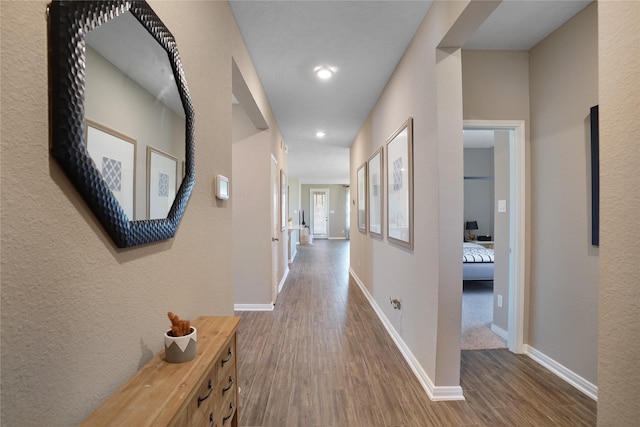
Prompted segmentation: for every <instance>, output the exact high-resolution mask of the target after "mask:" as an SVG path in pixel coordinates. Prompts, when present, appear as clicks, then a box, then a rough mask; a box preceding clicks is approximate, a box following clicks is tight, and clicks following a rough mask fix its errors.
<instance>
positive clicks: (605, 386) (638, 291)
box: [598, 1, 640, 427]
mask: <svg viewBox="0 0 640 427" xmlns="http://www.w3.org/2000/svg"><path fill="white" fill-rule="evenodd" d="M639 23H640V3H639V2H636V1H624V2H621V1H599V2H598V29H599V37H598V47H599V49H598V52H599V53H598V59H599V68H598V72H599V79H598V83H599V103H600V190H601V192H600V196H601V198H600V209H601V211H600V220H601V222H600V293H599V311H600V322H599V325H598V326H599V343H598V344H599V345H598V347H599V352H598V425H599V426H603V427H609V426H616V427H617V426H634V425H637V424H638V420H639V419H640V405H638V399H637V396H638V384H639V383H640V370H639V369H638V354H639V353H640V341H639V340H638V337H640V315H639V312H638V306H639V304H640V286H638V285H639V284H640V267H639V266H640V255H639V254H640V243H639V242H640V240H638V238H637V236H636V235H635V233H636V227H635V223H634V222H635V219H636V218H638V216H640V198H638V188H640V174H638V170H640V145H639V144H638V142H639V141H640V120H639V118H640V117H639V112H640V26H639V25H640V24H639Z"/></svg>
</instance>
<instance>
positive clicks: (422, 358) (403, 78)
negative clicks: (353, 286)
mask: <svg viewBox="0 0 640 427" xmlns="http://www.w3.org/2000/svg"><path fill="white" fill-rule="evenodd" d="M464 8H465V4H464V3H463V2H455V3H454V2H451V3H449V2H437V3H434V4H433V5H432V6H431V8H430V9H429V11H428V12H427V16H426V17H425V20H424V21H423V23H422V25H421V26H420V28H419V29H418V31H417V33H416V35H415V37H414V39H413V41H412V42H411V44H410V45H409V47H408V48H407V50H406V51H405V53H404V55H403V57H402V60H401V61H400V63H399V64H398V66H397V68H396V70H395V71H394V73H393V75H392V76H391V79H390V80H389V82H388V83H387V86H386V88H385V89H384V91H383V93H382V94H381V96H380V98H379V99H378V102H377V103H376V106H375V107H374V109H373V110H372V112H371V114H370V115H369V118H368V119H367V121H366V122H365V123H364V125H363V128H362V129H361V130H360V132H359V134H358V136H357V137H356V140H355V141H354V143H353V145H352V147H351V188H352V189H355V188H357V181H356V173H357V169H358V168H359V167H360V166H361V165H362V163H363V162H365V161H366V160H367V159H368V158H369V157H370V156H371V154H373V152H374V151H375V150H376V149H378V147H379V146H380V145H382V144H384V142H385V141H386V140H387V139H388V138H389V137H390V136H391V135H392V134H393V133H394V132H395V131H396V130H397V129H398V128H399V127H400V125H401V124H402V123H403V122H404V121H405V120H407V118H408V117H409V116H411V117H413V119H414V121H413V126H414V127H413V130H414V147H413V158H414V165H415V169H414V215H415V222H414V239H415V246H414V249H413V250H411V251H410V250H406V249H403V248H399V247H397V246H394V245H393V244H390V243H389V242H388V241H387V238H386V237H385V238H384V239H377V238H372V237H370V236H369V235H367V234H363V233H361V232H359V231H358V228H357V212H356V210H355V209H352V211H351V230H352V233H351V268H352V269H353V271H354V272H355V274H356V275H357V276H358V278H359V279H360V280H361V281H362V282H363V283H364V284H365V286H366V287H367V289H368V290H369V292H370V293H371V295H372V296H373V297H374V299H375V300H376V302H377V304H378V305H379V306H380V308H381V309H382V311H383V313H384V315H385V316H386V317H387V319H388V320H389V322H390V323H391V324H392V325H393V327H394V329H395V330H396V331H397V333H398V334H399V335H400V336H401V337H402V339H403V340H404V342H405V344H406V345H407V346H408V347H409V348H410V350H411V352H412V353H413V355H414V356H415V358H416V359H417V361H418V362H419V363H420V365H421V366H422V368H423V369H424V371H425V373H426V374H427V375H428V376H429V378H430V380H431V381H432V383H433V384H434V385H437V386H454V387H455V386H457V385H458V384H459V382H458V381H459V369H460V365H459V356H460V351H459V350H460V310H461V292H460V282H461V281H462V269H461V268H460V262H459V260H460V243H461V239H460V236H461V235H460V231H461V224H462V221H463V218H462V210H463V205H462V200H463V187H462V179H461V178H462V174H463V170H462V167H463V162H462V134H461V132H459V130H460V129H462V110H461V108H462V99H461V95H462V94H461V92H460V89H461V85H460V79H461V76H460V75H459V73H460V58H459V55H458V54H457V53H456V52H454V53H453V54H451V55H449V54H447V53H444V52H441V54H442V57H438V58H439V60H440V61H439V62H437V61H436V50H437V45H438V43H439V42H440V41H441V40H442V38H443V37H444V36H445V35H446V32H447V31H448V30H449V29H450V28H451V26H452V25H453V23H454V22H455V20H456V19H457V18H458V17H459V16H460V13H461V12H462V11H463V10H464ZM438 71H439V72H440V74H437V73H438ZM456 71H457V73H456ZM438 78H439V80H438ZM436 82H438V85H436ZM439 119H441V121H439ZM445 164H446V167H441V165H445ZM454 176H455V178H452V177H454ZM445 188H446V189H447V190H448V191H449V192H448V193H445V192H444V191H441V190H444V189H445ZM355 197H356V195H355V193H354V194H352V199H353V198H355ZM385 203H386V201H385ZM385 212H386V210H385ZM444 212H446V214H443V213H444ZM384 218H386V214H385V217H384ZM385 223H386V220H384V221H383V225H384V226H383V233H386V224H385ZM451 265H455V267H451V268H448V267H449V266H451ZM456 267H457V268H456ZM389 298H400V299H402V300H403V305H402V316H399V315H398V313H397V312H394V310H393V309H392V307H391V305H390V304H389Z"/></svg>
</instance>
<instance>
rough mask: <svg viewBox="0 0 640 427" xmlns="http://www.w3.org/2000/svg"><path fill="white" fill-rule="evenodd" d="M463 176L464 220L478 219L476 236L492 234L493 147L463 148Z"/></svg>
mask: <svg viewBox="0 0 640 427" xmlns="http://www.w3.org/2000/svg"><path fill="white" fill-rule="evenodd" d="M464 177H465V179H464V221H465V222H466V221H478V229H477V230H475V231H473V234H475V235H476V236H493V235H494V232H493V222H494V213H493V199H494V179H493V178H494V164H493V148H465V149H464ZM474 178H484V179H474ZM466 236H467V234H466V233H465V237H466Z"/></svg>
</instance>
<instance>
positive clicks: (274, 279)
mask: <svg viewBox="0 0 640 427" xmlns="http://www.w3.org/2000/svg"><path fill="white" fill-rule="evenodd" d="M279 195H280V187H279V186H278V161H277V160H276V158H275V157H274V156H273V154H272V155H271V197H270V199H271V303H272V304H273V305H275V304H276V299H277V298H278V243H279V241H280V238H279V237H278V236H279V232H280V226H279V221H280V216H279V215H278V214H279V210H278V209H279V207H280V205H279V204H278V196H279Z"/></svg>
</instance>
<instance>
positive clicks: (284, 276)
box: [278, 266, 289, 293]
mask: <svg viewBox="0 0 640 427" xmlns="http://www.w3.org/2000/svg"><path fill="white" fill-rule="evenodd" d="M287 276H289V266H287V269H286V270H285V271H284V274H283V275H282V280H280V284H279V285H278V293H280V292H282V288H283V287H284V282H286V280H287Z"/></svg>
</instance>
